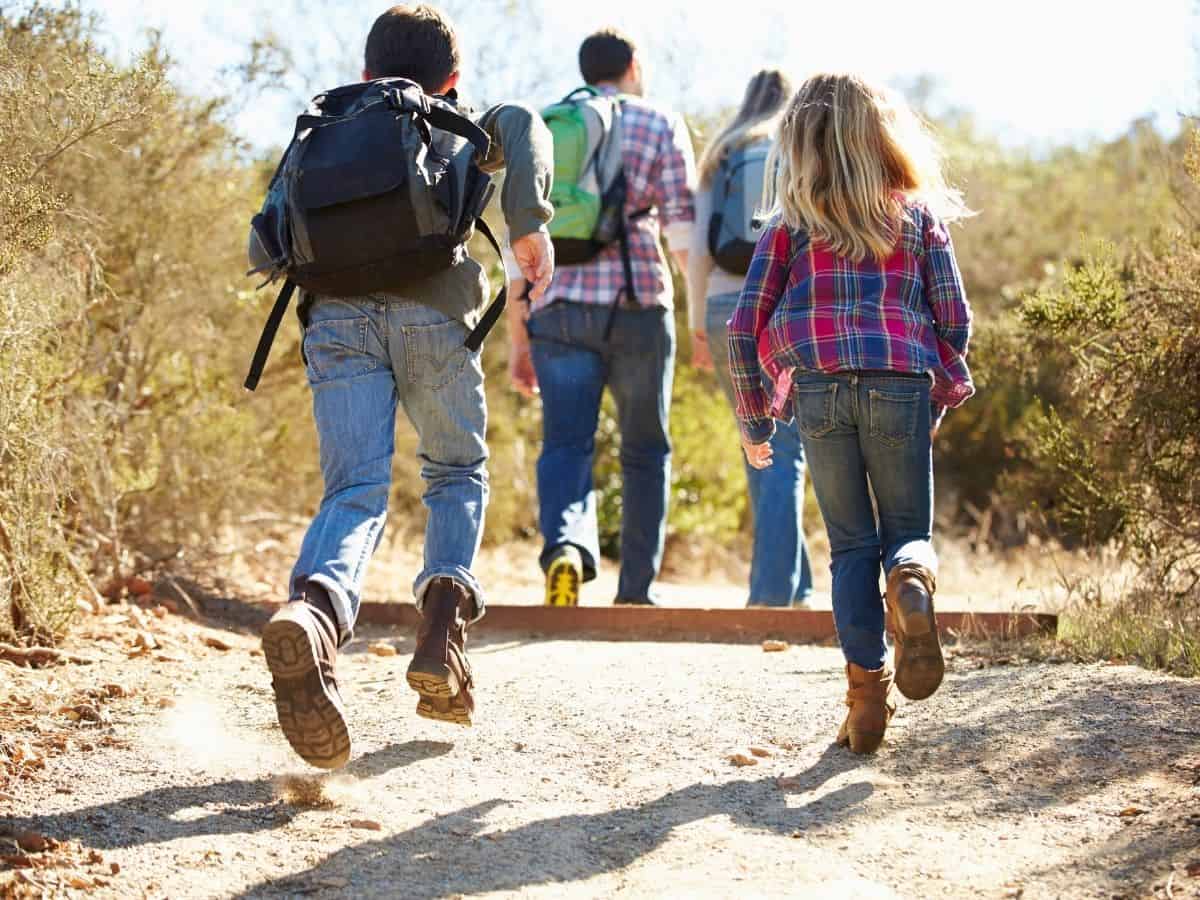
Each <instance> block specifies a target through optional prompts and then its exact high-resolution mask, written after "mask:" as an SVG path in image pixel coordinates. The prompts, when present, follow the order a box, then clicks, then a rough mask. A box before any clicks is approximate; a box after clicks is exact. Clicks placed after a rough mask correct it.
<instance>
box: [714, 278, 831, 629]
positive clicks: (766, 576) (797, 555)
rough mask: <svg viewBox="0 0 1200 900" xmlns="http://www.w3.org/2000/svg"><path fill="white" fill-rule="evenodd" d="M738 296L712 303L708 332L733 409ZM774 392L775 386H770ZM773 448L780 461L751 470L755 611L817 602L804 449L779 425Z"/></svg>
mask: <svg viewBox="0 0 1200 900" xmlns="http://www.w3.org/2000/svg"><path fill="white" fill-rule="evenodd" d="M737 301H738V295H737V294H717V295H715V296H712V297H709V298H708V308H707V310H706V314H705V330H706V331H707V333H708V346H709V349H710V351H711V352H712V359H713V366H714V367H715V368H716V373H717V382H718V383H719V384H720V385H721V390H723V391H724V392H725V397H726V398H727V399H728V400H729V406H730V408H733V403H734V400H733V382H732V381H731V380H730V377H729V319H730V317H731V316H732V315H733V308H734V307H735V306H737ZM767 389H768V390H770V389H771V387H770V385H768V386H767ZM777 425H778V427H777V428H776V429H775V436H774V437H773V438H771V447H772V448H773V449H774V451H775V457H774V458H775V461H774V463H773V464H772V465H770V466H768V467H767V468H765V469H755V468H753V467H752V466H750V465H748V464H747V465H746V484H747V487H749V489H750V508H751V510H752V512H753V514H754V555H753V556H752V557H751V562H750V605H751V606H791V605H792V604H793V603H807V602H808V601H809V599H810V598H811V596H812V590H813V581H812V569H811V568H810V566H809V561H808V547H807V546H806V545H805V542H804V529H803V516H804V447H803V446H802V445H801V443H800V433H799V432H798V431H797V430H796V426H795V424H787V425H785V424H784V423H782V422H779V423H777Z"/></svg>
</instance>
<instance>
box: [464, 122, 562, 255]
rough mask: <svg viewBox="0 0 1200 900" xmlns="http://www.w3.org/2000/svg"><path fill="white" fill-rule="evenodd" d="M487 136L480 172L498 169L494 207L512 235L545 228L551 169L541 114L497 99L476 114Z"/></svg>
mask: <svg viewBox="0 0 1200 900" xmlns="http://www.w3.org/2000/svg"><path fill="white" fill-rule="evenodd" d="M478 122H479V126H480V127H481V128H482V129H483V130H484V131H486V132H487V133H488V136H489V137H490V138H491V139H492V146H491V150H490V152H489V153H488V156H487V159H486V160H484V161H483V164H482V165H481V167H480V168H482V169H483V170H484V171H485V172H495V171H498V170H499V169H501V168H503V169H504V187H503V189H502V191H501V194H500V206H501V208H502V209H503V210H504V218H505V221H506V222H507V223H508V229H509V232H510V233H511V234H512V238H513V239H514V240H515V239H517V238H522V237H524V236H525V235H527V234H532V233H533V232H535V231H537V230H538V229H539V228H543V227H545V225H546V223H547V222H549V221H550V217H551V216H552V215H554V207H553V206H551V204H550V184H551V181H552V180H553V173H554V145H553V140H552V139H551V137H550V130H549V129H548V128H547V127H546V123H545V122H543V121H542V117H541V116H539V115H538V114H537V113H536V112H534V111H533V110H532V109H530V108H529V107H527V106H522V105H521V104H518V103H501V104H499V105H498V106H493V107H492V108H491V109H489V110H487V111H486V112H485V113H483V115H482V116H480V117H479V119H478Z"/></svg>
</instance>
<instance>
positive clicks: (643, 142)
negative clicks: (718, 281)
mask: <svg viewBox="0 0 1200 900" xmlns="http://www.w3.org/2000/svg"><path fill="white" fill-rule="evenodd" d="M601 90H602V91H603V92H604V93H606V94H609V95H610V96H611V95H614V94H616V91H615V90H614V89H611V88H601ZM622 100H623V103H622V116H621V143H622V148H621V149H622V156H623V162H624V165H625V179H626V181H627V184H628V194H627V197H626V201H625V215H626V216H632V215H633V214H634V213H636V212H639V211H641V210H645V209H649V210H651V212H650V213H649V214H648V215H644V216H639V217H638V218H635V219H631V220H630V222H629V256H630V261H631V262H632V264H633V282H634V290H635V291H636V292H637V298H638V303H639V304H640V305H641V306H664V307H666V308H668V309H670V308H671V306H672V303H673V299H674V288H673V285H672V284H671V272H670V269H669V268H668V266H667V261H666V259H665V258H664V257H663V253H662V244H661V242H660V234H661V229H662V228H663V227H664V226H665V227H666V228H667V239H668V240H669V241H671V243H672V244H674V245H675V248H676V249H679V250H686V249H687V247H688V241H689V240H690V236H689V226H690V225H691V223H692V222H694V221H695V218H696V210H695V200H694V198H693V195H692V189H693V186H694V185H695V182H696V177H695V172H696V163H695V157H694V155H693V152H692V139H691V136H690V135H689V134H688V130H687V126H686V125H685V124H684V122H683V119H682V117H680V116H670V115H668V114H667V113H666V112H663V111H662V110H660V109H658V108H657V107H654V106H651V105H650V104H649V103H646V102H645V101H644V100H641V99H639V98H637V97H623V98H622ZM674 226H680V227H679V228H678V229H677V228H675V227H674ZM624 287H625V270H624V268H623V267H622V264H621V248H620V245H619V244H613V245H612V246H610V247H608V248H606V249H605V250H604V251H603V252H602V253H601V254H600V255H599V256H597V257H596V258H595V259H593V260H592V261H591V262H587V263H583V264H581V265H578V266H560V267H559V268H558V269H556V270H555V272H554V283H553V284H552V285H551V286H550V290H549V291H547V292H546V294H545V295H544V296H543V298H542V300H541V302H540V303H539V304H538V305H537V306H536V307H535V309H536V308H538V307H540V306H545V305H547V304H549V303H552V302H554V301H555V300H571V301H574V302H576V303H599V304H605V305H607V304H611V303H613V302H614V301H615V300H616V298H617V293H618V292H619V291H621V290H623V289H624Z"/></svg>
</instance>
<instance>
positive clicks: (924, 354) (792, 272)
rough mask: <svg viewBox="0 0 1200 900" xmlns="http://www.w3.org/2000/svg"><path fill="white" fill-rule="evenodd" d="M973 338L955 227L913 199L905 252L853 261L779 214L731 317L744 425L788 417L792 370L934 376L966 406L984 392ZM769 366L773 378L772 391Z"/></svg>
mask: <svg viewBox="0 0 1200 900" xmlns="http://www.w3.org/2000/svg"><path fill="white" fill-rule="evenodd" d="M970 335H971V307H970V306H969V305H968V303H967V297H966V293H965V291H964V290H963V283H962V277H961V276H960V275H959V272H958V263H957V262H956V261H955V259H954V247H953V245H952V244H951V241H950V232H949V231H947V230H946V226H945V225H943V224H942V222H941V221H939V220H938V218H937V217H936V216H934V215H933V214H932V213H931V212H929V210H928V209H926V208H925V207H924V206H923V205H921V204H918V203H912V204H909V206H908V215H907V217H906V219H905V221H904V227H903V230H902V232H901V234H900V240H899V241H897V243H896V249H895V250H894V251H893V252H892V255H891V256H889V257H888V258H887V259H886V260H884V261H883V262H882V263H880V262H878V261H876V260H875V259H870V258H868V259H866V260H864V261H863V262H859V263H856V262H852V261H851V260H849V259H846V258H845V257H842V256H838V255H837V254H835V253H833V252H832V251H831V250H829V249H828V248H827V247H824V246H822V245H820V244H814V243H813V241H812V240H811V239H810V238H809V236H808V234H807V233H804V232H792V231H790V230H789V229H788V228H787V226H786V225H784V224H783V223H782V222H781V221H780V220H779V219H775V220H773V221H771V222H769V223H768V224H767V226H766V227H765V228H764V229H763V233H762V234H761V235H760V236H759V239H758V246H757V247H756V248H755V250H754V259H753V260H752V261H751V263H750V271H749V273H748V274H747V275H746V284H745V286H744V287H743V288H742V295H741V298H740V299H739V300H738V305H737V308H736V309H735V310H734V313H733V318H732V319H730V322H729V368H730V375H731V376H732V379H733V390H734V394H735V396H736V399H737V417H738V420H739V423H740V424H741V427H742V433H743V434H744V435H745V436H746V438H748V439H749V440H751V441H753V442H755V443H761V442H762V441H765V440H767V439H768V438H769V437H770V436H771V433H772V431H773V430H774V425H773V423H772V421H771V419H772V418H773V417H774V418H781V419H785V420H786V419H789V418H790V417H791V410H790V403H789V402H788V401H789V400H790V395H789V387H790V385H791V379H792V373H793V371H804V372H853V371H862V370H867V371H887V372H907V373H913V374H921V373H930V374H931V375H932V376H933V389H932V393H931V398H932V400H933V403H934V404H935V405H936V406H937V407H939V408H940V407H955V406H959V405H960V404H961V403H963V402H964V401H965V400H967V399H968V398H969V397H970V396H971V395H972V394H974V393H975V385H974V383H973V382H972V380H971V372H970V370H969V369H968V368H967V359H966V357H967V344H968V342H969V340H970ZM760 363H761V366H762V370H760V369H759V365H760ZM760 371H765V372H766V373H767V376H768V377H769V378H770V379H771V380H772V381H773V382H774V383H775V397H774V398H772V397H771V396H770V395H768V393H767V392H766V391H765V390H764V387H763V382H762V375H761V374H760ZM772 399H774V402H772ZM939 414H940V409H939Z"/></svg>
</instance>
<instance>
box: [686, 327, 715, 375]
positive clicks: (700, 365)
mask: <svg viewBox="0 0 1200 900" xmlns="http://www.w3.org/2000/svg"><path fill="white" fill-rule="evenodd" d="M692 365H693V366H695V367H696V368H697V369H699V370H700V371H701V372H712V371H714V370H715V369H716V366H714V365H713V358H712V351H711V350H709V348H708V335H707V334H705V333H704V332H703V331H693V332H692Z"/></svg>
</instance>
